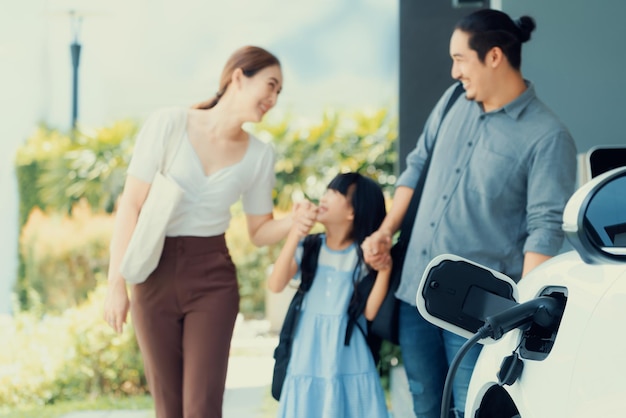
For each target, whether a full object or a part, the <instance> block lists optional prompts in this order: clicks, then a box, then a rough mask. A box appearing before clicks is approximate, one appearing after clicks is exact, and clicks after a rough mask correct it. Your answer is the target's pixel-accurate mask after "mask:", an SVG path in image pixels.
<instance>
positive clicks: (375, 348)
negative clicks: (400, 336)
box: [343, 270, 382, 364]
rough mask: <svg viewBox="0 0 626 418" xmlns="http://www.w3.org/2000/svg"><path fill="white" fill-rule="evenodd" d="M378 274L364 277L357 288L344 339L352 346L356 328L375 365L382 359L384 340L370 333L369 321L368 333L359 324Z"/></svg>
mask: <svg viewBox="0 0 626 418" xmlns="http://www.w3.org/2000/svg"><path fill="white" fill-rule="evenodd" d="M376 275H377V272H376V271H375V270H371V271H370V272H369V273H368V274H367V275H366V276H365V277H363V278H362V279H361V280H360V281H359V282H358V283H357V284H356V286H355V288H354V292H353V293H352V298H351V299H350V304H349V305H348V325H347V326H346V335H345V337H344V341H343V343H344V345H350V339H351V338H352V333H353V332H354V327H355V326H356V328H357V329H358V330H359V331H361V334H363V338H365V341H366V342H367V345H368V347H369V349H370V351H371V353H372V357H373V358H374V364H378V360H379V359H380V347H381V344H382V338H380V337H379V336H377V335H375V334H374V333H372V332H369V321H367V325H366V326H367V331H366V330H365V329H363V326H362V325H361V324H360V323H359V319H360V318H361V315H363V312H365V306H366V305H367V299H368V298H369V295H370V293H371V291H372V288H373V287H374V282H375V281H376Z"/></svg>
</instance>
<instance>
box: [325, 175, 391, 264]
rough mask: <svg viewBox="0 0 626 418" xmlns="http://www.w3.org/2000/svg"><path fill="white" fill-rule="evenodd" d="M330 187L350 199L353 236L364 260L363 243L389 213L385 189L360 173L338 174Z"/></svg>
mask: <svg viewBox="0 0 626 418" xmlns="http://www.w3.org/2000/svg"><path fill="white" fill-rule="evenodd" d="M328 188H329V189H331V190H336V191H338V192H339V193H341V194H342V195H344V196H346V197H347V198H348V199H349V200H350V204H351V205H352V209H353V210H354V221H353V222H352V225H353V228H352V237H351V238H352V239H354V241H355V242H356V244H357V252H358V254H359V259H361V260H362V259H363V254H362V252H361V244H362V243H363V241H364V240H365V238H367V237H368V236H369V235H370V234H372V233H373V232H374V231H376V230H377V229H378V227H380V224H381V223H382V222H383V219H385V215H386V214H387V210H386V208H385V196H384V195H383V190H382V189H381V187H380V185H379V184H378V183H376V182H375V181H374V180H372V179H371V178H369V177H365V176H363V175H361V174H359V173H343V174H338V175H337V176H335V178H334V179H333V180H331V182H330V183H329V184H328Z"/></svg>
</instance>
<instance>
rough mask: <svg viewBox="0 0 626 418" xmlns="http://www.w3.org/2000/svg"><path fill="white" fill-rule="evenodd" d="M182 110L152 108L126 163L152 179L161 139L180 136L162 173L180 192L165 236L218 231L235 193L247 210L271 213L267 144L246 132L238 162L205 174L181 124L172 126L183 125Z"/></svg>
mask: <svg viewBox="0 0 626 418" xmlns="http://www.w3.org/2000/svg"><path fill="white" fill-rule="evenodd" d="M187 114H188V110H187V109H185V108H166V109H161V110H158V111H156V112H154V113H153V114H152V115H151V116H150V117H149V118H148V119H147V121H146V123H145V124H144V125H143V127H142V128H141V130H140V132H139V134H138V135H137V140H136V143H135V149H134V151H133V156H132V158H131V161H130V164H129V166H128V174H129V175H131V176H133V177H136V178H138V179H139V180H142V181H145V182H148V183H152V179H153V177H154V175H155V173H156V171H157V170H158V167H159V165H160V161H161V160H162V159H163V153H164V152H165V151H164V150H165V146H166V144H167V143H166V140H167V139H169V138H170V135H182V137H181V138H180V143H179V144H178V147H177V149H174V151H173V152H174V157H173V159H172V160H171V166H170V167H169V170H168V173H167V174H168V176H169V177H170V178H172V179H173V180H175V181H176V182H177V183H178V185H179V186H180V187H181V188H182V189H183V191H184V194H183V198H182V200H181V202H180V203H179V205H178V206H177V208H176V210H175V211H174V214H173V215H172V218H171V219H170V222H169V224H168V227H167V231H166V235H167V236H202V237H206V236H215V235H220V234H223V233H224V232H226V229H227V228H228V225H229V223H230V219H231V214H230V208H231V206H232V205H233V204H234V203H236V202H237V201H238V200H239V199H240V198H241V199H242V202H243V209H244V211H245V213H247V214H250V215H265V214H269V213H272V210H273V201H272V190H273V188H274V184H275V182H276V176H275V173H274V162H275V156H274V149H273V148H272V146H271V145H270V144H267V143H264V142H262V141H260V140H259V139H257V138H255V137H254V136H252V135H250V136H249V142H248V149H247V150H246V153H245V154H244V156H243V158H242V159H241V160H240V161H239V162H237V163H235V164H233V165H230V166H228V167H224V168H222V169H220V170H219V171H216V172H214V173H212V174H210V175H208V176H207V175H205V173H204V169H203V167H202V164H201V162H200V159H199V157H198V155H197V154H196V151H195V149H194V148H193V146H192V145H191V142H190V141H189V138H188V136H187V132H186V129H185V130H182V129H176V127H177V126H183V124H182V123H180V122H181V118H185V121H186V118H187ZM177 122H178V124H177ZM174 130H177V131H178V132H176V133H175V132H173V131H174Z"/></svg>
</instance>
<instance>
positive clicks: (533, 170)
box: [362, 9, 576, 418]
mask: <svg viewBox="0 0 626 418" xmlns="http://www.w3.org/2000/svg"><path fill="white" fill-rule="evenodd" d="M534 28H535V22H534V20H533V19H532V18H530V17H528V16H524V17H522V18H520V19H519V20H517V21H515V22H514V21H513V20H512V19H511V18H510V17H509V16H508V15H506V14H505V13H502V12H500V11H497V10H489V9H487V10H480V11H477V12H474V13H472V14H470V15H469V16H466V17H465V18H463V19H461V20H460V21H459V22H458V24H457V25H456V27H455V30H454V32H453V34H452V37H451V40H450V55H451V57H452V78H454V79H456V80H458V81H460V82H461V83H462V84H463V86H464V89H465V97H463V95H462V96H461V97H460V98H459V99H458V100H456V102H455V103H454V105H453V106H452V107H451V108H450V110H449V112H448V114H447V116H446V117H445V119H444V120H443V121H442V120H441V116H442V112H443V108H444V107H445V105H446V103H447V101H448V98H449V97H450V95H451V94H452V91H453V90H454V87H450V88H449V89H448V90H447V91H446V92H445V93H444V94H443V96H442V98H441V99H440V100H439V102H438V103H437V105H436V106H435V108H434V109H433V111H432V113H431V115H430V117H429V118H428V120H427V122H426V125H425V128H424V131H423V132H422V134H421V136H420V138H419V140H418V142H417V146H416V148H415V149H414V150H413V151H412V152H411V153H410V154H409V156H408V157H407V168H406V170H405V171H404V172H403V173H402V174H401V176H400V177H399V179H398V182H397V184H396V191H395V196H394V200H393V205H392V208H391V210H390V212H389V213H388V215H387V217H386V218H385V221H384V222H383V224H382V225H381V227H380V229H379V230H378V231H376V232H375V233H374V234H372V235H371V236H370V237H369V238H368V239H367V240H366V241H365V242H364V243H363V246H362V248H363V252H364V255H365V260H366V262H368V263H369V264H370V265H372V266H373V267H374V268H378V267H381V266H382V265H384V264H385V263H388V262H389V261H390V256H389V248H390V246H391V238H392V235H393V234H394V233H395V232H396V231H397V230H398V229H399V227H400V225H401V223H402V218H403V217H404V214H405V213H406V210H407V207H408V205H409V202H410V200H411V196H412V195H413V188H414V187H415V184H416V183H417V179H418V178H419V176H420V174H421V171H422V167H423V166H424V162H425V160H426V158H427V156H428V154H429V153H430V152H431V150H433V145H434V141H435V135H436V136H437V141H436V146H435V147H434V151H433V155H432V161H431V166H430V169H429V170H428V177H427V180H426V183H425V186H424V190H423V194H422V199H421V204H420V207H419V210H418V212H417V215H416V218H415V224H414V227H413V231H412V234H411V240H410V242H409V247H408V250H407V257H406V259H405V262H404V266H403V272H402V280H401V283H400V287H399V289H398V291H397V293H396V297H397V298H399V299H400V300H401V302H402V303H401V306H400V319H399V325H400V346H401V349H402V357H403V360H404V364H405V369H406V372H407V376H408V379H409V388H410V391H411V393H412V396H413V409H414V412H415V415H416V417H418V418H423V417H435V418H438V417H439V416H440V412H439V411H440V408H441V397H442V392H443V386H444V383H445V378H446V374H447V370H448V367H449V364H450V362H451V361H452V359H453V358H454V356H455V354H456V352H457V351H458V349H459V348H460V347H461V346H462V345H463V343H464V342H465V341H466V340H465V339H464V338H462V337H459V336H457V335H454V334H452V333H449V332H447V331H444V330H441V329H439V328H437V327H436V326H434V325H431V324H430V323H428V322H427V321H426V320H424V319H423V318H422V317H421V316H420V314H419V312H418V311H417V309H416V308H415V297H416V293H417V288H418V285H419V281H420V279H421V277H422V274H423V272H424V269H425V267H426V265H427V264H428V262H429V261H430V260H431V259H432V258H433V257H435V256H437V255H439V254H442V253H452V254H456V255H459V256H462V257H465V258H468V259H470V260H473V261H476V262H478V263H481V264H483V265H486V266H488V267H491V268H493V269H495V270H498V271H501V272H504V273H505V274H507V275H508V276H509V277H511V278H513V279H514V280H516V281H517V280H519V279H520V278H521V277H522V276H523V275H525V274H526V273H528V272H529V271H530V270H532V269H533V268H534V267H536V266H537V265H539V264H540V263H542V262H544V261H545V260H547V259H548V258H550V257H551V256H554V255H556V254H557V253H558V252H559V250H560V248H561V245H562V242H563V232H562V231H561V222H562V213H563V208H564V206H565V203H566V202H567V200H568V198H569V197H570V195H571V194H572V192H573V190H574V186H575V178H576V148H575V144H574V142H573V140H572V138H571V136H570V134H569V132H568V131H567V129H566V128H565V127H564V126H563V125H562V124H561V122H560V121H559V120H558V119H557V118H556V116H554V114H553V113H552V112H551V111H550V110H549V109H548V108H547V107H546V106H545V105H544V104H543V103H542V102H541V101H540V100H539V99H538V98H537V96H536V95H535V89H534V86H533V84H532V83H530V82H529V81H527V80H525V79H524V78H523V76H522V73H521V70H520V65H521V45H522V43H524V42H526V41H528V40H529V39H530V34H531V32H532V31H533V30H534ZM440 123H441V126H440V127H439V125H440ZM438 128H439V131H438V134H436V132H437V130H438ZM479 351H480V346H478V345H476V346H474V348H473V349H472V350H471V351H470V352H469V353H468V354H467V355H466V356H465V358H464V360H463V362H462V363H461V366H460V368H459V369H458V370H457V374H456V378H455V384H454V385H453V399H454V412H455V413H456V415H457V416H461V417H462V416H463V411H464V408H465V398H466V395H467V387H468V384H469V381H470V378H471V373H472V370H473V367H474V365H475V362H476V359H477V357H478V354H479Z"/></svg>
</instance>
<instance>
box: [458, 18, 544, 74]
mask: <svg viewBox="0 0 626 418" xmlns="http://www.w3.org/2000/svg"><path fill="white" fill-rule="evenodd" d="M535 27H536V25H535V20H534V19H533V18H532V17H530V16H522V17H520V18H519V19H517V20H515V21H513V20H512V19H511V18H510V17H509V15H507V14H506V13H503V12H501V11H499V10H493V9H482V10H478V11H476V12H474V13H471V14H469V15H467V16H465V17H464V18H462V19H461V20H460V21H459V22H458V23H457V24H456V26H455V29H458V30H461V31H463V32H465V33H467V34H469V47H470V48H471V49H473V50H474V51H476V53H477V54H478V58H479V59H480V61H481V62H484V61H485V56H486V55H487V52H489V50H491V48H493V47H496V46H497V47H498V48H500V49H501V50H502V53H503V54H504V55H505V56H506V57H507V59H508V60H509V63H510V64H511V67H513V68H514V69H516V70H519V69H520V67H521V65H522V44H523V43H524V42H527V41H528V40H530V34H531V33H532V31H533V30H535Z"/></svg>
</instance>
